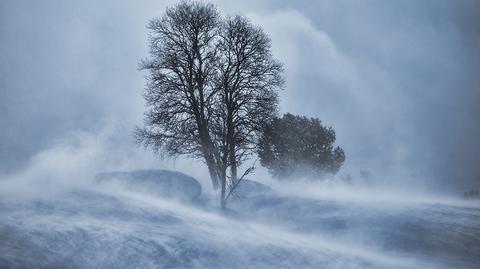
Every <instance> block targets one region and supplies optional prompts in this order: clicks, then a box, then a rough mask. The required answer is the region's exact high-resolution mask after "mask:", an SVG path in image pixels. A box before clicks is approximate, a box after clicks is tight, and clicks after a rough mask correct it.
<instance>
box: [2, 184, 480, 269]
mask: <svg viewBox="0 0 480 269" xmlns="http://www.w3.org/2000/svg"><path fill="white" fill-rule="evenodd" d="M142 184H146V185H145V188H142ZM178 187H179V186H175V188H178ZM154 189H155V186H154V185H152V182H143V181H141V182H135V183H132V182H121V183H119V182H115V181H108V182H104V181H100V182H99V181H98V180H97V181H96V182H95V183H92V185H91V186H89V187H85V186H83V187H80V186H79V187H78V188H76V189H68V190H63V191H60V190H56V191H55V192H53V193H34V194H32V193H28V194H27V193H15V192H14V191H13V190H11V191H10V193H9V195H2V196H0V268H2V269H3V268H342V269H343V268H479V267H480V206H479V204H478V203H475V202H473V201H462V200H460V199H459V200H458V201H456V200H448V201H447V200H445V201H438V200H432V199H430V200H429V199H423V200H422V199H408V198H407V197H405V199H403V200H401V199H394V198H391V199H390V200H389V198H388V196H385V197H378V196H372V195H370V196H369V195H364V196H362V195H354V194H353V193H354V192H352V193H351V194H348V193H347V194H344V195H343V196H342V195H337V194H336V195H333V194H332V192H329V191H328V190H327V191H324V192H315V191H313V190H310V191H308V192H307V191H305V192H303V195H298V193H299V192H298V191H297V190H292V188H281V187H280V186H275V188H273V189H272V188H269V187H266V186H264V185H260V184H258V183H255V182H246V184H245V185H244V186H243V187H242V189H240V190H239V191H238V193H237V196H236V197H235V198H234V199H233V200H232V201H231V203H230V204H229V208H230V209H229V210H228V211H227V212H225V213H220V212H219V211H218V210H217V209H216V201H215V200H213V198H209V197H206V195H202V197H193V198H192V199H191V200H185V199H181V201H179V200H178V199H175V197H170V198H168V199H165V198H164V197H165V196H164V195H161V194H160V193H159V192H156V191H154ZM296 193H297V194H296ZM329 194H330V195H329ZM161 196H162V197H163V198H162V197H161Z"/></svg>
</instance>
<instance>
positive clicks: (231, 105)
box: [216, 16, 283, 204]
mask: <svg viewBox="0 0 480 269" xmlns="http://www.w3.org/2000/svg"><path fill="white" fill-rule="evenodd" d="M218 49H219V60H218V61H217V62H218V77H217V80H216V83H217V85H218V88H219V89H221V90H220V91H219V97H220V98H221V102H219V103H220V104H221V106H220V109H221V111H220V113H219V115H220V117H219V118H220V119H221V124H222V128H218V130H221V131H222V133H221V137H222V138H223V140H222V141H223V142H224V143H223V145H222V146H223V147H222V148H224V150H225V153H224V155H223V157H224V158H225V159H224V161H226V162H227V163H228V166H229V167H230V182H229V185H228V190H226V187H225V185H226V184H227V182H226V180H222V179H221V188H222V193H221V201H222V204H225V203H226V201H227V200H228V197H229V196H230V194H231V193H232V192H233V191H234V189H235V187H236V186H237V185H238V184H239V183H240V181H241V180H242V179H243V178H244V176H245V175H246V174H248V173H249V172H251V171H252V170H253V169H252V167H250V168H248V169H246V171H245V173H244V174H243V175H242V176H241V177H240V178H239V177H238V175H237V173H238V172H237V169H238V167H239V166H240V165H241V164H242V162H244V161H245V160H246V159H247V158H248V157H250V156H251V155H252V154H253V153H254V152H255V151H254V147H255V145H256V144H257V142H256V141H257V139H258V134H259V132H260V130H261V127H262V126H264V125H265V124H268V123H269V122H270V121H271V120H272V119H273V118H274V117H275V115H276V114H277V105H278V89H279V88H280V87H282V85H283V78H282V76H281V73H282V70H283V68H282V65H281V64H280V63H279V62H278V61H277V60H275V59H274V58H273V57H272V54H271V51H270V50H271V41H270V39H269V38H268V36H267V35H266V34H265V32H264V31H263V30H262V28H260V27H258V26H254V25H253V24H252V23H251V22H250V21H249V20H248V19H247V18H245V17H243V16H234V17H230V18H227V19H226V20H225V21H224V22H223V24H222V28H221V31H220V41H219V45H218Z"/></svg>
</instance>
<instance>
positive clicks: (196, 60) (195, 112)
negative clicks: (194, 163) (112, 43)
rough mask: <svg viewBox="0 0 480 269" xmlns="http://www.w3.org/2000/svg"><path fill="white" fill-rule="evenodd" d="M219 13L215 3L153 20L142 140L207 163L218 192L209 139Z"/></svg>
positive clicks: (179, 9)
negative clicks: (201, 159)
mask: <svg viewBox="0 0 480 269" xmlns="http://www.w3.org/2000/svg"><path fill="white" fill-rule="evenodd" d="M218 26H219V14H218V13H217V11H216V9H215V7H214V6H213V5H210V4H201V3H197V2H192V3H186V2H182V3H180V4H177V5H176V6H174V7H172V8H168V9H167V10H166V12H165V14H164V15H163V16H162V17H161V18H154V19H152V20H151V21H150V23H149V25H148V28H149V29H150V30H151V32H150V38H149V43H150V58H149V59H147V60H144V61H143V62H142V63H141V69H143V70H148V71H149V76H148V77H147V85H146V89H145V94H144V96H145V100H146V103H147V106H148V112H147V113H146V117H145V128H141V129H140V128H139V129H137V133H136V134H137V138H138V139H139V142H141V143H143V144H144V145H145V146H152V147H153V148H154V149H155V150H157V151H159V150H163V151H165V152H166V153H167V154H169V155H171V156H174V155H180V154H188V155H191V156H193V157H200V158H203V159H204V161H205V163H206V165H207V167H208V170H209V173H210V176H211V179H212V185H213V187H214V188H218V186H219V181H218V169H217V159H216V158H217V157H218V156H216V155H217V153H216V150H215V147H214V142H213V141H212V137H211V135H210V127H209V126H210V118H211V116H212V114H213V113H212V109H213V106H214V105H215V104H214V102H215V101H216V99H215V95H216V91H217V90H216V88H215V87H213V86H214V85H213V76H214V73H215V66H214V62H215V60H216V57H217V56H216V46H215V45H214V43H215V40H216V38H217V36H218Z"/></svg>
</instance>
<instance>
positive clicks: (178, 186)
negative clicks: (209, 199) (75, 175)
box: [95, 170, 202, 201]
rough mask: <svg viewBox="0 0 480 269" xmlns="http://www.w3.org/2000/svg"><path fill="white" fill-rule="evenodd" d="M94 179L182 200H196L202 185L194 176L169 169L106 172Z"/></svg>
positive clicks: (200, 192)
mask: <svg viewBox="0 0 480 269" xmlns="http://www.w3.org/2000/svg"><path fill="white" fill-rule="evenodd" d="M95 179H96V181H98V182H100V183H104V182H114V183H119V184H120V185H122V186H125V187H128V189H130V190H139V191H145V192H148V193H152V194H155V195H158V196H160V197H162V198H170V199H172V198H173V199H179V200H182V201H195V200H198V199H199V198H200V196H201V194H202V185H201V184H200V183H199V182H198V181H197V180H196V179H195V178H193V177H191V176H189V175H186V174H184V173H181V172H176V171H169V170H134V171H129V172H106V173H99V174H97V175H96V176H95Z"/></svg>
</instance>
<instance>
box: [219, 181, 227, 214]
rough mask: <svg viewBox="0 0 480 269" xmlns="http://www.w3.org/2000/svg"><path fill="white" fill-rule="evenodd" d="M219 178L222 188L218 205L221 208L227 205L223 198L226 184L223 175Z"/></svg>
mask: <svg viewBox="0 0 480 269" xmlns="http://www.w3.org/2000/svg"><path fill="white" fill-rule="evenodd" d="M220 180H221V184H220V185H221V187H222V190H221V192H220V207H221V208H222V210H223V209H225V208H226V206H227V201H226V200H225V192H226V187H227V184H226V178H225V177H223V178H222V179H220Z"/></svg>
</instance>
